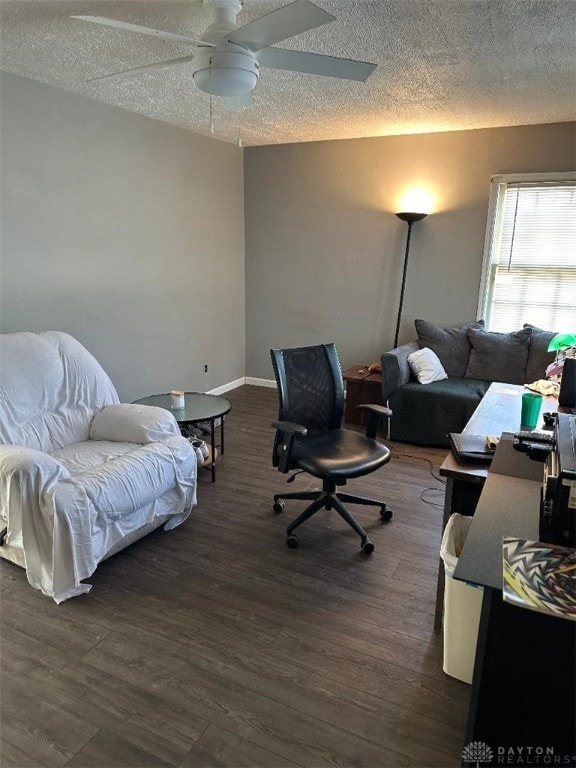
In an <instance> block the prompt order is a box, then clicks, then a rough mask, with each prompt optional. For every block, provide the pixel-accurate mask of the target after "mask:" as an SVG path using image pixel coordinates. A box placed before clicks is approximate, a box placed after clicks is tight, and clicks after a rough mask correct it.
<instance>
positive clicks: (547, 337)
mask: <svg viewBox="0 0 576 768" xmlns="http://www.w3.org/2000/svg"><path fill="white" fill-rule="evenodd" d="M524 328H530V330H531V332H532V335H531V337H530V348H529V349H528V362H527V363H526V382H525V383H526V384H531V383H532V382H533V381H538V379H545V378H546V368H548V366H549V365H550V363H552V362H553V361H554V356H555V352H548V344H550V341H551V339H553V338H554V336H556V332H555V331H544V330H542V328H538V327H537V326H535V325H530V323H524Z"/></svg>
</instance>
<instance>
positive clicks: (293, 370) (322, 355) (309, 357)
mask: <svg viewBox="0 0 576 768" xmlns="http://www.w3.org/2000/svg"><path fill="white" fill-rule="evenodd" d="M270 354H271V356H272V365H273V367H274V374H275V376H276V382H277V383H278V398H279V414H278V418H279V419H280V420H283V421H292V422H295V423H296V424H301V425H302V426H304V427H306V428H307V429H308V430H309V432H311V433H315V432H322V431H325V430H329V429H340V427H341V425H342V416H343V413H344V383H343V380H342V370H341V368H340V361H339V359H338V353H337V352H336V347H335V346H334V344H320V345H318V346H314V347H297V348H295V349H272V350H270ZM282 439H283V436H282V435H281V434H280V433H277V435H276V440H275V441H274V456H273V459H274V466H277V464H278V459H277V447H278V444H279V443H280V442H282Z"/></svg>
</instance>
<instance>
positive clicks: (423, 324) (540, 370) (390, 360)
mask: <svg viewBox="0 0 576 768" xmlns="http://www.w3.org/2000/svg"><path fill="white" fill-rule="evenodd" d="M415 324H416V331H417V333H418V337H419V338H418V340H417V341H413V342H410V343H409V344H405V345H403V346H401V347H397V348H396V349H393V350H391V351H389V352H385V353H384V354H383V355H382V357H381V365H382V397H383V402H384V403H388V405H389V407H390V408H391V409H392V413H393V415H392V418H391V419H390V439H391V440H395V441H398V442H403V443H412V444H415V445H437V446H448V445H449V443H448V437H447V435H448V433H449V432H461V431H462V429H463V428H464V426H465V425H466V423H467V422H468V420H469V419H470V417H471V416H472V414H473V413H474V411H475V409H476V407H477V405H478V403H479V402H480V400H481V399H482V398H483V397H484V395H485V394H486V391H487V390H488V387H489V386H490V384H491V383H492V382H493V381H500V382H504V383H507V384H525V383H530V382H532V381H536V380H537V379H541V378H544V377H545V375H546V367H547V365H548V364H549V363H550V362H552V361H553V359H554V354H553V353H549V352H548V351H547V348H548V343H549V341H550V339H551V338H552V336H554V332H552V331H543V330H542V329H540V328H537V327H535V326H532V325H528V324H526V325H525V326H524V328H523V329H522V330H520V331H517V332H515V333H511V334H500V333H488V332H487V331H485V330H484V324H483V322H482V321H479V322H477V323H468V324H467V325H464V326H461V327H459V328H449V329H442V328H439V327H437V326H435V325H433V324H432V323H428V322H427V321H424V320H416V323H415ZM423 347H428V348H430V349H432V350H433V351H434V352H435V353H436V354H437V355H438V357H439V359H440V362H441V363H442V365H443V366H444V369H445V370H446V373H447V374H448V378H446V379H443V380H441V381H435V382H433V383H432V384H419V383H418V381H417V380H416V379H415V378H414V376H413V375H412V371H411V369H410V366H409V364H408V355H409V354H410V353H411V352H414V351H415V350H417V349H421V348H423Z"/></svg>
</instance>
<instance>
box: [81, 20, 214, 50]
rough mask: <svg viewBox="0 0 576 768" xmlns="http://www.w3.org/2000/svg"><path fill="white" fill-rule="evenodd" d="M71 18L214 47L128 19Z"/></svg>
mask: <svg viewBox="0 0 576 768" xmlns="http://www.w3.org/2000/svg"><path fill="white" fill-rule="evenodd" d="M70 18H71V19H80V20H81V21H89V22H91V23H92V24H101V25H102V26H104V27H115V28H116V29H125V30H127V31H128V32H139V33H140V34H141V35H150V37H158V38H160V39H161V40H171V41H172V42H174V43H185V44H186V45H206V46H209V47H211V48H214V45H212V43H205V42H204V41H203V40H195V39H194V38H193V37H185V36H184V35H176V34H174V33H173V32H163V31H162V30H160V29H152V28H151V27H141V26H140V25H139V24H128V23H127V22H126V21H118V20H117V19H106V18H104V17H103V16H70Z"/></svg>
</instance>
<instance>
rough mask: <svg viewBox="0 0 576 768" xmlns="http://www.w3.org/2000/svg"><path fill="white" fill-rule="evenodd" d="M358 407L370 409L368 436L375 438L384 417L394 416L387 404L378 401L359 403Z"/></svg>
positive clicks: (365, 409)
mask: <svg viewBox="0 0 576 768" xmlns="http://www.w3.org/2000/svg"><path fill="white" fill-rule="evenodd" d="M358 408H360V409H361V410H362V411H368V413H369V414H370V419H369V421H368V427H367V428H366V437H370V438H372V440H375V439H376V435H377V434H378V429H379V427H380V425H381V424H382V422H383V421H384V419H389V418H390V416H392V411H391V410H390V408H387V407H386V406H385V405H377V404H376V403H363V404H362V405H359V406H358Z"/></svg>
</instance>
